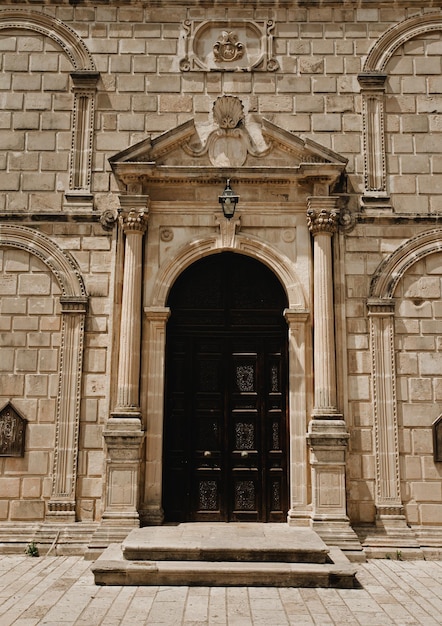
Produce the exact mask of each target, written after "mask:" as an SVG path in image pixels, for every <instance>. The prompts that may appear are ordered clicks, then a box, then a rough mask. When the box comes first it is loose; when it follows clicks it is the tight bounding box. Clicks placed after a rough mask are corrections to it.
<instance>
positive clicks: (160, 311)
mask: <svg viewBox="0 0 442 626" xmlns="http://www.w3.org/2000/svg"><path fill="white" fill-rule="evenodd" d="M144 315H145V320H146V322H147V327H148V330H147V337H148V340H147V341H148V348H147V359H148V367H147V415H146V421H147V433H146V474H145V481H144V485H145V487H144V497H143V502H142V503H141V507H140V517H141V520H142V522H143V523H144V524H149V525H158V524H162V522H163V520H164V512H163V506H162V469H163V465H162V464H163V408H164V366H165V349H166V324H167V320H168V319H169V316H170V309H169V308H168V307H149V308H145V309H144Z"/></svg>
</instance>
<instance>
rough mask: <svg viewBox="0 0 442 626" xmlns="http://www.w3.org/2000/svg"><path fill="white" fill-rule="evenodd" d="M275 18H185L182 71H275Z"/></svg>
mask: <svg viewBox="0 0 442 626" xmlns="http://www.w3.org/2000/svg"><path fill="white" fill-rule="evenodd" d="M274 27H275V24H274V21H273V20H266V21H263V22H254V21H250V20H247V21H243V20H238V21H235V20H228V21H227V20H209V21H204V22H196V21H191V20H186V21H185V22H184V24H183V29H184V37H183V47H184V49H183V51H182V52H183V58H182V59H181V61H180V68H181V70H182V71H183V72H190V71H201V70H203V71H213V70H219V71H223V72H235V71H236V72H251V71H265V72H274V71H276V70H277V69H278V68H279V64H278V62H277V60H276V59H275V58H274V55H273V34H272V32H273V29H274Z"/></svg>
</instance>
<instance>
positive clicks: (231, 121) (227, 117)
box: [213, 96, 244, 130]
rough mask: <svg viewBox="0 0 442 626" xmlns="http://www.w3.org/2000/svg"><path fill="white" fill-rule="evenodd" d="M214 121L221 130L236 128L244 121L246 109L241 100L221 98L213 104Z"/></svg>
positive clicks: (227, 97) (228, 97)
mask: <svg viewBox="0 0 442 626" xmlns="http://www.w3.org/2000/svg"><path fill="white" fill-rule="evenodd" d="M213 119H214V120H215V121H216V123H217V124H218V126H219V127H220V128H221V129H224V130H227V129H229V128H236V127H237V126H238V125H239V123H240V122H242V120H243V119H244V107H243V105H242V102H241V100H240V99H239V98H235V97H234V96H221V97H220V98H217V99H216V100H215V102H214V104H213Z"/></svg>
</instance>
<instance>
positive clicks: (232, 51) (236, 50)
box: [213, 30, 244, 63]
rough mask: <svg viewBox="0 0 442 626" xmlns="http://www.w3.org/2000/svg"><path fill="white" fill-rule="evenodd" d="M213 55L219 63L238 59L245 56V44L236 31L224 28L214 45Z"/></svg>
mask: <svg viewBox="0 0 442 626" xmlns="http://www.w3.org/2000/svg"><path fill="white" fill-rule="evenodd" d="M213 56H214V57H215V61H216V62H217V63H222V62H226V63H232V62H233V61H238V60H239V59H242V57H243V56H244V44H243V43H241V42H240V41H238V35H237V34H236V33H235V32H233V31H227V30H223V32H222V33H221V35H220V37H219V38H218V40H217V42H216V43H215V45H214V46H213Z"/></svg>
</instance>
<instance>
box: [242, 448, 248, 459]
mask: <svg viewBox="0 0 442 626" xmlns="http://www.w3.org/2000/svg"><path fill="white" fill-rule="evenodd" d="M248 456H249V453H248V452H247V450H241V457H242V458H243V459H247V458H248Z"/></svg>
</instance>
